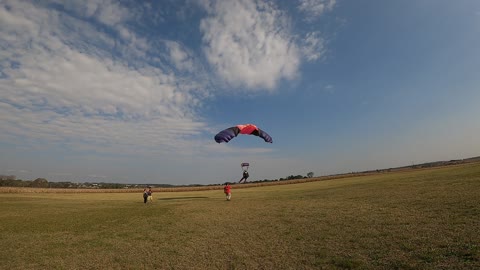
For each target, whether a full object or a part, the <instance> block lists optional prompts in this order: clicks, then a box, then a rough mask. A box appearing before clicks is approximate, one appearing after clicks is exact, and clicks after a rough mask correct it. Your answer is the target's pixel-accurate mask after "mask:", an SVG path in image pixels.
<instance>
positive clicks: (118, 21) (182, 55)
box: [0, 0, 480, 184]
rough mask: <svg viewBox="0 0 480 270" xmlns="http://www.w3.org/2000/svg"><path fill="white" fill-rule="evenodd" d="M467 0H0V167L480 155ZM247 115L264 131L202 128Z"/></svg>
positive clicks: (163, 176)
mask: <svg viewBox="0 0 480 270" xmlns="http://www.w3.org/2000/svg"><path fill="white" fill-rule="evenodd" d="M479 48H480V2H479V1H474V0H461V1H434V0H422V1H419V0H415V1H413V0H412V1H380V0H378V1H373V0H372V1H367V0H365V1H341V0H297V1H285V0H282V1H253V0H236V1H233V0H218V1H215V0H185V1H176V0H175V1H173V0H172V1H166V0H165V1H144V2H142V1H113V0H104V1H99V0H88V1H55V0H52V1H47V0H45V1H8V0H6V1H2V2H1V3H0V153H1V155H0V174H7V175H16V176H17V178H20V179H35V178H38V177H44V178H47V179H48V180H50V181H74V182H85V181H91V182H120V183H157V184H160V183H168V184H213V183H222V182H225V181H237V180H239V179H240V178H241V168H240V163H242V162H250V163H251V167H250V175H251V179H252V180H259V179H278V178H281V177H286V176H289V175H297V174H300V175H306V174H307V173H308V172H314V174H315V175H317V176H318V175H326V174H334V173H342V172H351V171H360V170H369V169H380V168H389V167H395V166H402V165H410V164H413V163H421V162H428V161H436V160H449V159H457V158H467V157H472V156H478V155H480V117H478V116H479V115H480V106H479V105H480V49H479ZM246 123H253V124H256V125H257V126H258V127H260V128H261V129H263V130H265V131H266V132H268V133H269V134H270V135H271V136H272V138H273V144H267V143H265V142H263V140H261V139H260V138H258V137H255V136H246V135H244V136H239V137H237V138H235V139H234V140H232V141H231V142H229V143H228V144H217V143H216V142H215V141H214V140H213V136H214V135H215V134H216V133H217V132H219V131H220V130H222V129H224V128H227V127H231V126H234V125H237V124H246Z"/></svg>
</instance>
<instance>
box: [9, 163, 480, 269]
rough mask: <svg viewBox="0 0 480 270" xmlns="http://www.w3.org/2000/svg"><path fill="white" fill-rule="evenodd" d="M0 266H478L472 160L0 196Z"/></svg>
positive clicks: (478, 185) (479, 223)
mask: <svg viewBox="0 0 480 270" xmlns="http://www.w3.org/2000/svg"><path fill="white" fill-rule="evenodd" d="M0 248H1V251H0V269H480V163H474V164H467V165H461V166H452V167H444V168H437V169H429V170H419V171H407V172H396V173H388V174H378V175H370V176H364V177H352V178H343V179H336V180H328V181H318V182H309V183H301V184H292V185H279V186H265V187H252V188H243V189H235V186H233V189H232V201H226V200H225V197H224V194H223V192H222V191H221V190H210V191H190V192H168V193H167V192H164V193H162V192H157V193H154V201H153V202H152V203H147V204H144V203H143V199H142V194H141V192H140V193H3V194H0Z"/></svg>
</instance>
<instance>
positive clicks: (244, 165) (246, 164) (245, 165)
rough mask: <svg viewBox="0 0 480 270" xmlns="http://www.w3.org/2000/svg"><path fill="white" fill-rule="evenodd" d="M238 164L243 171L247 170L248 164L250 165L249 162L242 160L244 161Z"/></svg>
mask: <svg viewBox="0 0 480 270" xmlns="http://www.w3.org/2000/svg"><path fill="white" fill-rule="evenodd" d="M240 166H242V170H243V171H248V166H250V163H248V162H244V163H242V164H240Z"/></svg>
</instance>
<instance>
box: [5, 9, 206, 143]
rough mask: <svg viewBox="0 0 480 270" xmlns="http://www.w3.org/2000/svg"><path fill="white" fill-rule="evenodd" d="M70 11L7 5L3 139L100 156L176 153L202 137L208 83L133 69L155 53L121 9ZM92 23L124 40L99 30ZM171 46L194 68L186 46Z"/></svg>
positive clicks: (182, 63) (178, 60)
mask: <svg viewBox="0 0 480 270" xmlns="http://www.w3.org/2000/svg"><path fill="white" fill-rule="evenodd" d="M64 8H65V10H68V11H69V12H64V11H62V10H61V9H58V10H57V9H47V8H46V7H45V6H37V5H35V4H30V3H27V2H18V1H6V2H5V3H4V4H3V5H1V6H0V15H2V16H0V17H1V19H0V20H1V23H2V27H1V28H0V36H1V37H0V43H1V44H2V47H4V49H3V50H2V51H0V71H1V77H0V79H1V84H0V92H1V93H2V95H1V96H0V115H1V116H0V121H1V124H2V129H5V130H6V131H5V132H2V133H3V134H2V135H1V136H2V138H5V137H7V136H8V137H10V139H11V140H18V139H24V140H26V141H30V142H32V143H35V142H37V143H38V142H39V141H45V142H54V143H60V142H61V143H64V144H67V145H69V146H72V147H82V148H89V147H92V148H95V149H97V150H100V149H108V148H109V147H112V146H115V147H117V146H121V145H123V146H130V145H134V144H135V145H139V147H140V148H142V145H143V146H144V147H145V148H146V149H147V148H152V145H153V146H158V147H163V148H173V149H175V148H176V147H181V145H182V143H183V141H184V140H186V139H187V138H188V137H189V136H192V135H196V134H199V133H201V130H202V128H203V127H204V126H205V125H206V124H205V123H203V122H202V121H201V119H199V118H198V116H196V113H195V112H196V108H197V106H199V104H200V103H201V101H200V100H199V93H200V92H201V90H200V91H199V90H198V89H199V88H200V89H201V88H202V87H201V86H200V85H199V84H200V83H199V82H192V81H190V80H187V79H186V78H183V77H182V76H181V75H179V74H175V73H172V72H171V71H170V70H168V69H165V68H163V66H162V65H148V64H147V65H145V64H142V65H139V64H138V63H136V62H135V61H133V60H132V61H133V62H132V61H129V60H130V59H135V58H138V57H140V58H141V57H142V55H143V54H145V53H144V51H145V50H147V51H148V47H149V45H148V41H147V40H146V39H143V38H138V37H136V35H135V34H133V32H131V31H129V30H128V25H127V24H124V23H125V22H127V21H128V19H129V16H130V15H129V12H126V10H125V9H124V8H121V7H120V6H118V4H116V2H113V1H88V2H85V3H84V5H81V4H79V3H76V4H75V5H73V4H72V5H70V6H68V5H67V6H65V7H64ZM72 14H73V15H72ZM81 16H84V17H81ZM60 18H61V19H60ZM92 18H94V19H95V20H97V21H99V22H101V23H102V24H103V25H104V26H108V27H110V26H111V27H113V28H112V29H114V30H118V34H115V35H111V34H107V32H108V31H107V32H106V31H100V30H98V29H101V28H98V27H97V25H96V24H95V23H92V22H90V21H89V20H91V19H92ZM95 20H94V21H95ZM73 26H74V27H73ZM166 47H168V48H169V49H170V51H169V53H170V56H171V58H170V59H171V61H172V63H173V65H175V66H176V67H178V68H179V69H190V70H191V69H192V68H193V65H194V63H193V62H192V61H190V60H189V58H188V54H187V53H186V52H185V50H184V49H182V48H181V47H180V46H179V45H178V44H177V43H174V42H167V43H166ZM112 50H113V51H114V52H118V53H119V54H121V56H122V57H112V55H111V52H112ZM137 64H138V65H137ZM167 64H168V63H165V66H166V65H167ZM194 90H195V92H194ZM99 146H102V147H101V148H99ZM112 148H113V147H112ZM120 148H122V147H120Z"/></svg>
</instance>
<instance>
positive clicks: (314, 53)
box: [302, 32, 325, 61]
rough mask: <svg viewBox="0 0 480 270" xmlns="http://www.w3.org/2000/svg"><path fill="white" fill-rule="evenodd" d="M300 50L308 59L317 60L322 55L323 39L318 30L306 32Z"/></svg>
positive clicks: (323, 49)
mask: <svg viewBox="0 0 480 270" xmlns="http://www.w3.org/2000/svg"><path fill="white" fill-rule="evenodd" d="M302 52H303V54H304V56H305V58H306V59H307V60H308V61H315V60H318V59H320V58H321V57H322V55H324V53H325V45H324V40H323V38H322V37H321V36H320V33H319V32H310V33H307V35H306V36H305V39H304V40H303V46H302Z"/></svg>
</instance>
